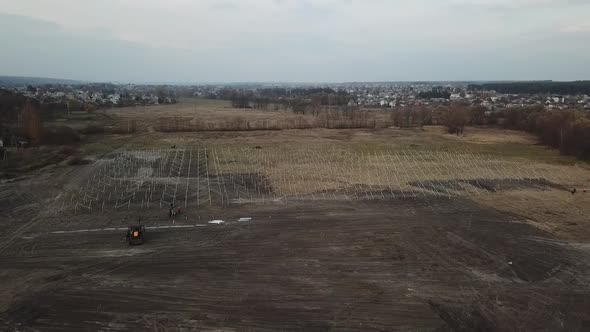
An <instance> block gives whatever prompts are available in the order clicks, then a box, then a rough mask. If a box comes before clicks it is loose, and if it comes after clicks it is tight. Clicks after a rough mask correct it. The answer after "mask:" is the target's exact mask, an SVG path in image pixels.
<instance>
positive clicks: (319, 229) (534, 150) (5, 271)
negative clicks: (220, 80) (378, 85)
mask: <svg viewBox="0 0 590 332" xmlns="http://www.w3.org/2000/svg"><path fill="white" fill-rule="evenodd" d="M233 111H234V110H232V112H233ZM113 112H115V111H113ZM171 145H176V146H175V148H174V149H173V148H172V147H171ZM79 148H80V150H81V151H83V152H84V153H86V155H85V156H84V158H86V160H88V163H87V164H82V165H69V164H67V163H65V162H62V163H59V164H52V165H49V166H46V167H43V168H40V169H37V170H35V171H30V172H26V173H23V174H20V175H19V176H17V177H12V178H10V179H3V180H2V181H1V182H0V229H1V230H2V232H1V233H0V330H8V331H12V330H15V331H17V330H18V331H95V330H99V331H129V330H134V331H191V330H222V331H236V330H256V331H259V330H262V331H265V330H266V331H277V330H304V331H325V330H348V331H358V330H369V331H391V330H411V331H416V330H418V331H495V330H502V331H523V330H527V331H556V330H557V331H587V330H590V220H589V219H588V215H590V204H589V203H590V193H587V192H584V189H585V188H588V184H589V181H588V179H590V172H589V171H588V167H587V165H586V164H584V163H579V162H577V161H575V160H574V159H573V158H566V157H561V156H559V154H558V152H556V151H552V150H550V149H546V148H544V147H541V146H538V145H536V141H535V139H534V137H532V136H529V135H525V134H521V133H517V132H512V131H501V130H495V129H484V128H467V129H466V135H465V136H462V137H456V136H451V135H447V134H445V133H444V132H443V130H442V129H441V128H440V127H429V128H424V129H423V130H400V129H395V128H387V129H382V130H375V131H373V130H323V129H317V130H300V131H297V130H293V131H274V132H247V133H235V132H224V133H212V132H208V133H157V132H156V133H154V132H146V133H138V134H135V135H113V136H96V137H91V138H89V139H88V140H87V141H85V143H84V144H83V145H82V146H80V147H79ZM127 168H129V169H131V171H129V172H127V171H126V170H127ZM109 179H110V180H109ZM148 179H149V180H148ZM123 188H124V190H123ZM573 188H577V191H576V193H575V194H572V193H571V190H572V189H573ZM129 193H134V194H136V195H132V194H129ZM165 200H173V201H174V202H175V206H178V207H182V208H183V211H182V213H181V214H180V215H178V216H176V217H175V218H169V216H168V212H169V209H168V206H167V203H168V201H165ZM161 201H165V204H162V205H160V204H158V203H159V202H161ZM122 202H123V203H127V204H122ZM147 202H149V203H150V205H149V207H148V206H147ZM245 217H250V218H252V220H251V221H238V219H239V218H245ZM140 218H141V220H140V222H141V223H143V224H144V225H146V226H147V231H146V234H145V243H144V244H143V245H138V246H129V245H128V244H127V243H126V242H125V234H126V227H127V226H128V225H131V224H135V223H137V222H138V219H140ZM213 220H223V221H224V223H222V224H212V223H209V222H210V221H213Z"/></svg>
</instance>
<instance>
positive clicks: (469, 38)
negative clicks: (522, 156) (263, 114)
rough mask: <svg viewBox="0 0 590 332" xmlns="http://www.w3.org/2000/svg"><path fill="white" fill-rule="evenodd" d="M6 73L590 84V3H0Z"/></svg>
mask: <svg viewBox="0 0 590 332" xmlns="http://www.w3.org/2000/svg"><path fill="white" fill-rule="evenodd" d="M0 75H10V76H33V77H53V78H67V79H78V80H88V81H102V82H170V83H213V82H326V83H329V82H360V81H362V82H367V81H462V80H463V81H464V80H469V81H471V80H544V79H552V80H582V79H590V0H192V1H191V0H100V1H91V0H51V1H48V0H18V1H14V0H0Z"/></svg>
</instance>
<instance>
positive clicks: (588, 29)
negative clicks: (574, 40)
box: [561, 22, 590, 33]
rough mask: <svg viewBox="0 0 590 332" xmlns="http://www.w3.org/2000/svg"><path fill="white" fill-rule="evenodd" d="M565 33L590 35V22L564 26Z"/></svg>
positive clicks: (562, 30)
mask: <svg viewBox="0 0 590 332" xmlns="http://www.w3.org/2000/svg"><path fill="white" fill-rule="evenodd" d="M561 32H564V33H590V22H581V23H576V24H568V25H564V26H562V28H561Z"/></svg>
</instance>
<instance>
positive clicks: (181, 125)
mask: <svg viewBox="0 0 590 332" xmlns="http://www.w3.org/2000/svg"><path fill="white" fill-rule="evenodd" d="M389 125H391V123H389V122H388V121H379V120H378V119H377V117H376V115H375V114H374V113H372V112H368V111H344V110H328V111H323V112H321V113H319V115H317V116H314V117H305V116H303V115H299V116H296V117H294V118H289V119H268V120H267V119H256V120H249V119H246V118H244V117H241V116H234V117H231V118H228V119H226V120H213V121H211V120H210V121H207V120H193V118H189V117H178V116H176V117H168V118H162V119H161V120H160V125H159V126H158V130H159V131H162V132H191V131H250V130H283V129H312V128H327V129H353V128H368V129H374V128H383V127H387V126H389Z"/></svg>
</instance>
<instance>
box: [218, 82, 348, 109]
mask: <svg viewBox="0 0 590 332" xmlns="http://www.w3.org/2000/svg"><path fill="white" fill-rule="evenodd" d="M219 98H220V99H228V100H230V101H231V103H232V106H233V107H236V108H257V109H268V108H269V107H270V106H271V105H274V106H275V109H277V108H280V107H283V108H285V109H295V108H296V109H297V111H295V113H305V110H301V108H302V107H307V108H310V107H312V106H346V105H348V103H349V102H350V101H351V100H354V99H355V98H354V97H353V96H352V95H351V94H349V93H348V92H347V91H344V90H337V91H335V90H333V89H330V88H309V89H305V88H294V89H287V88H265V89H259V90H256V91H252V90H234V89H224V90H222V91H221V92H220V93H219ZM277 106H278V107H277Z"/></svg>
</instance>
